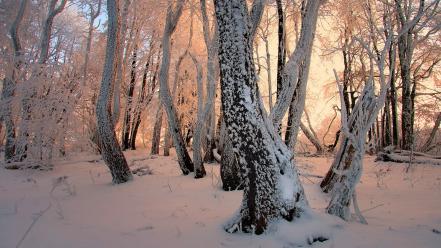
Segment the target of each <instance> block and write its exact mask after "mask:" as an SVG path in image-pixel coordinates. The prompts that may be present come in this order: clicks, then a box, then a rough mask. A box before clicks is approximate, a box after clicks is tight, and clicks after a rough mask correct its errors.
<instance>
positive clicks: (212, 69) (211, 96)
mask: <svg viewBox="0 0 441 248" xmlns="http://www.w3.org/2000/svg"><path fill="white" fill-rule="evenodd" d="M200 5H201V13H202V21H203V24H202V28H203V31H204V41H205V46H206V49H207V79H206V85H207V98H206V105H205V108H204V110H203V115H202V120H205V122H206V123H205V125H206V126H207V128H206V133H207V136H208V137H206V139H207V142H206V143H207V145H206V147H205V150H206V151H205V156H204V161H205V162H212V161H213V160H214V155H213V149H214V148H215V129H216V118H215V116H216V115H215V113H216V112H215V111H214V110H215V100H216V84H217V81H218V80H219V65H218V61H219V60H218V58H217V54H218V36H219V34H218V31H217V24H216V22H215V21H213V26H214V28H213V29H214V32H213V33H212V34H211V33H210V23H209V19H208V14H207V8H206V3H205V0H201V1H200ZM203 138H204V137H203ZM193 139H194V138H193Z"/></svg>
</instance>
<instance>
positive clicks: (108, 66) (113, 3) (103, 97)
mask: <svg viewBox="0 0 441 248" xmlns="http://www.w3.org/2000/svg"><path fill="white" fill-rule="evenodd" d="M117 6H118V0H107V13H108V28H107V45H106V58H105V64H104V68H103V79H102V82H101V88H100V93H99V96H98V102H97V106H96V113H97V122H98V133H99V136H100V140H101V148H102V156H103V160H104V162H105V163H106V165H107V166H108V167H109V169H110V172H111V174H112V181H113V183H115V184H119V183H124V182H127V181H129V180H131V179H132V173H131V172H130V169H129V166H128V165H127V161H126V159H125V157H124V154H123V153H122V151H121V148H120V146H119V144H118V140H117V139H116V134H115V129H114V125H113V122H112V116H111V98H110V96H111V95H112V94H111V91H112V89H113V83H114V80H115V73H114V72H115V68H116V59H115V57H116V47H117V44H116V43H117V42H118V41H119V39H118V7H117Z"/></svg>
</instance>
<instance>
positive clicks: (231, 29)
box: [215, 0, 306, 234]
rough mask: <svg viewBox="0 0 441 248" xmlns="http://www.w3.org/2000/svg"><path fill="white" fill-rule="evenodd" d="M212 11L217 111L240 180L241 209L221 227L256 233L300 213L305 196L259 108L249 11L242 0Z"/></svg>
mask: <svg viewBox="0 0 441 248" xmlns="http://www.w3.org/2000/svg"><path fill="white" fill-rule="evenodd" d="M215 10H216V18H217V22H218V27H219V64H220V71H221V89H222V107H223V108H222V109H223V114H224V118H225V123H226V127H227V131H228V136H229V138H230V139H231V143H232V147H233V151H234V154H235V156H236V158H237V160H238V162H239V166H240V170H241V174H242V177H243V179H244V180H243V182H244V195H243V200H242V205H241V208H240V211H239V212H238V215H237V216H236V217H235V218H233V219H232V220H231V221H230V223H229V224H228V225H227V226H226V230H227V231H229V232H235V231H238V230H241V231H243V232H252V233H255V234H261V233H263V232H264V231H265V230H266V229H267V228H268V225H269V224H270V223H271V222H272V221H273V220H276V219H279V218H285V219H287V220H292V219H293V218H294V217H295V216H297V215H299V214H300V212H301V209H302V208H303V207H305V205H306V199H304V198H303V197H304V193H303V188H302V186H301V183H300V180H299V178H298V174H297V171H296V168H295V167H293V166H292V163H291V162H292V161H291V158H292V153H291V152H290V151H289V150H288V149H287V147H286V146H285V145H284V143H283V142H282V140H281V139H280V137H279V136H278V135H277V133H276V132H275V130H274V127H273V125H272V123H271V122H270V121H269V120H268V119H267V117H266V114H265V113H264V112H263V111H264V109H263V107H262V105H263V104H262V103H261V99H260V96H259V93H258V89H257V84H256V74H255V70H254V65H253V58H252V48H251V45H252V41H251V40H250V37H253V35H252V34H253V32H254V30H253V26H252V24H255V22H254V21H255V20H256V19H253V11H251V15H250V16H249V15H248V10H247V5H246V1H244V0H242V1H241V0H231V1H220V0H218V1H215ZM259 19H260V18H259Z"/></svg>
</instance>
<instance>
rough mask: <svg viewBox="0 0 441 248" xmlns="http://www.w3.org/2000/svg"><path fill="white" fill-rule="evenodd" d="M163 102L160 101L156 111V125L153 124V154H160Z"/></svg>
mask: <svg viewBox="0 0 441 248" xmlns="http://www.w3.org/2000/svg"><path fill="white" fill-rule="evenodd" d="M163 113H164V112H163V110H162V104H161V103H159V106H158V111H156V118H155V125H154V126H153V135H152V150H151V152H150V154H151V155H157V154H159V143H160V140H161V129H162V115H163Z"/></svg>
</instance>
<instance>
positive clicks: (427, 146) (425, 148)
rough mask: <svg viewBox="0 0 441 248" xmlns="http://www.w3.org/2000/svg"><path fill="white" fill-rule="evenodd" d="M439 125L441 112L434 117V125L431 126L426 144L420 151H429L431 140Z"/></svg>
mask: <svg viewBox="0 0 441 248" xmlns="http://www.w3.org/2000/svg"><path fill="white" fill-rule="evenodd" d="M440 124H441V112H439V113H438V116H437V117H436V120H435V123H434V124H433V128H432V131H431V132H430V134H429V137H427V140H426V142H425V143H424V145H423V146H422V147H421V151H423V152H427V151H429V148H430V144H432V142H433V139H434V138H435V135H436V132H437V131H438V128H439V126H440Z"/></svg>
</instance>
